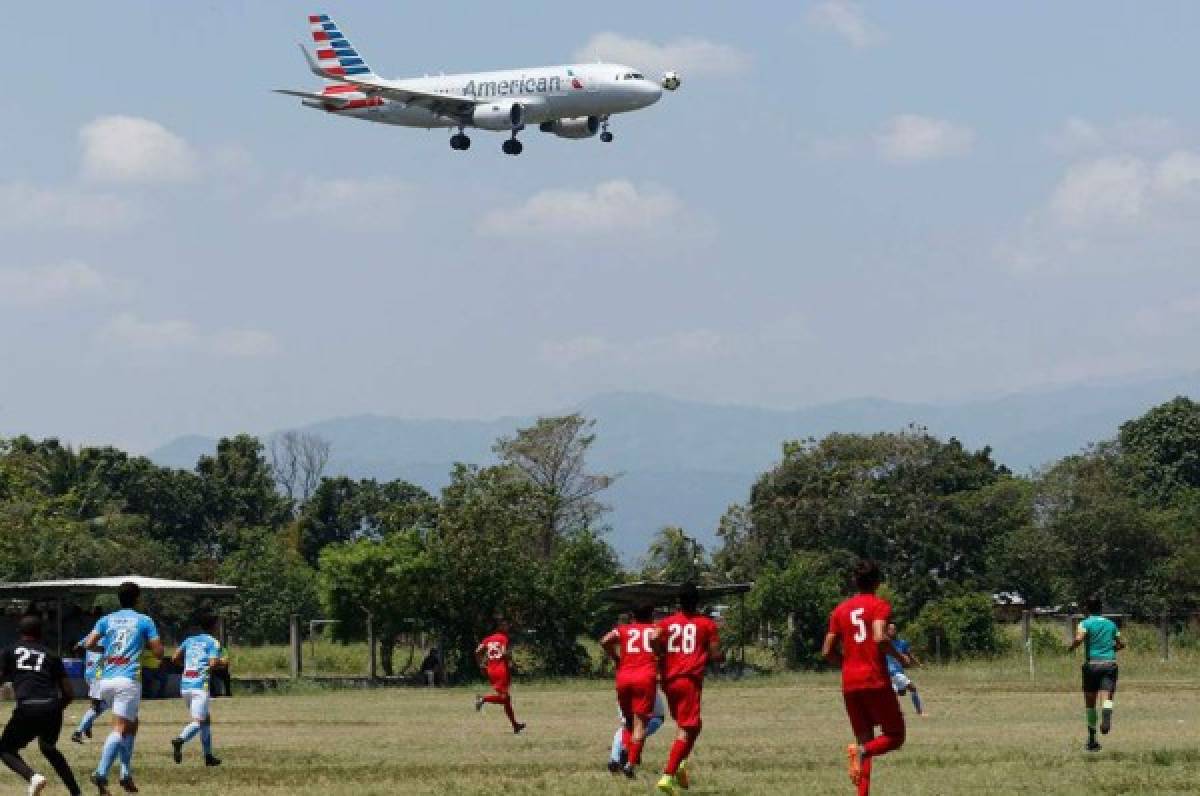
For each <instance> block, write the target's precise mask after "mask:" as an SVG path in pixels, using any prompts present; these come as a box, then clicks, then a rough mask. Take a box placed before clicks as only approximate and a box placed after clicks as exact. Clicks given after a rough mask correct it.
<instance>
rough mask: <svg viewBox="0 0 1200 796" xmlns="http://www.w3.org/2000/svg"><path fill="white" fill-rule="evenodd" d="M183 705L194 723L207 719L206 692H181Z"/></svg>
mask: <svg viewBox="0 0 1200 796" xmlns="http://www.w3.org/2000/svg"><path fill="white" fill-rule="evenodd" d="M180 695H181V696H182V697H183V703H184V704H185V705H187V706H188V712H189V713H191V714H192V718H193V719H195V720H196V721H205V720H206V719H208V691H199V690H197V691H181V692H180Z"/></svg>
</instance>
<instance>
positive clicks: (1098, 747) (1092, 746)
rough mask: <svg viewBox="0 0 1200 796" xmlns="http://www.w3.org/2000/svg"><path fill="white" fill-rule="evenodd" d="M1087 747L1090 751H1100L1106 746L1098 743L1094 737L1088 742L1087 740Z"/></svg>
mask: <svg viewBox="0 0 1200 796" xmlns="http://www.w3.org/2000/svg"><path fill="white" fill-rule="evenodd" d="M1085 748H1086V749H1087V750H1088V751H1089V752H1099V751H1100V750H1101V749H1103V748H1104V747H1103V746H1101V745H1100V744H1098V743H1096V741H1095V739H1092V740H1090V741H1088V742H1087V746H1086V747H1085Z"/></svg>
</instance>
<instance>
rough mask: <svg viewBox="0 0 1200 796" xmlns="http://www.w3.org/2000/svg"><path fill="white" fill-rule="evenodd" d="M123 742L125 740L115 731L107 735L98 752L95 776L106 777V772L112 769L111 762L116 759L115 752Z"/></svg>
mask: <svg viewBox="0 0 1200 796" xmlns="http://www.w3.org/2000/svg"><path fill="white" fill-rule="evenodd" d="M124 742H125V739H124V738H122V737H121V734H120V733H118V732H117V731H116V730H114V731H112V732H111V733H109V734H108V737H107V738H105V739H104V749H103V750H102V751H101V752H100V765H98V766H97V767H96V776H99V777H105V778H107V777H108V770H109V769H110V768H112V764H113V761H114V760H116V759H117V752H118V751H119V750H120V749H121V746H122V745H123V744H124Z"/></svg>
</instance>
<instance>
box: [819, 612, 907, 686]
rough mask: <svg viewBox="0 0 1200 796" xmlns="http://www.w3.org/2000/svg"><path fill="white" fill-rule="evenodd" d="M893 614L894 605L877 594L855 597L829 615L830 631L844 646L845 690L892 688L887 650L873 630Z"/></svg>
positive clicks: (843, 673)
mask: <svg viewBox="0 0 1200 796" xmlns="http://www.w3.org/2000/svg"><path fill="white" fill-rule="evenodd" d="M891 615H892V606H890V605H888V603H887V601H886V600H881V599H879V598H878V597H876V596H875V595H874V594H859V595H856V596H854V597H851V598H850V599H849V600H846V601H845V602H843V603H842V604H841V605H839V606H838V607H837V608H834V609H833V613H832V614H830V615H829V632H830V633H832V634H833V635H835V636H837V637H838V640H839V641H840V642H841V645H842V690H843V691H864V690H867V689H871V688H891V679H890V678H889V677H888V670H887V662H886V660H885V658H884V654H883V649H882V648H881V647H880V646H879V644H877V643H875V635H874V633H873V632H872V630H871V626H872V624H873V623H874V622H875V621H876V620H880V619H882V620H883V621H885V622H886V621H887V620H888V618H889V617H891Z"/></svg>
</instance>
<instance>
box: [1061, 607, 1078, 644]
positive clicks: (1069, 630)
mask: <svg viewBox="0 0 1200 796" xmlns="http://www.w3.org/2000/svg"><path fill="white" fill-rule="evenodd" d="M1073 620H1074V617H1073V616H1071V615H1070V614H1067V615H1066V616H1064V617H1063V630H1064V631H1066V634H1067V643H1068V644H1070V643H1071V642H1072V641H1074V640H1075V623H1074V621H1073Z"/></svg>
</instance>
